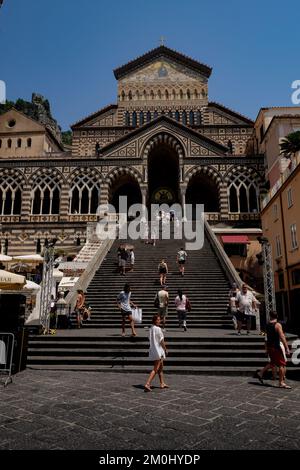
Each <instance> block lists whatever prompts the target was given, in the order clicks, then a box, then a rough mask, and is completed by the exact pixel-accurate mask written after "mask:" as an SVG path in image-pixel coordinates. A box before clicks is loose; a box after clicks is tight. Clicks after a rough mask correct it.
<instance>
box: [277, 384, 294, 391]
mask: <svg viewBox="0 0 300 470" xmlns="http://www.w3.org/2000/svg"><path fill="white" fill-rule="evenodd" d="M279 388H285V389H286V390H291V389H292V387H290V386H289V385H287V384H281V385H279Z"/></svg>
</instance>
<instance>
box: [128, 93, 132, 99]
mask: <svg viewBox="0 0 300 470" xmlns="http://www.w3.org/2000/svg"><path fill="white" fill-rule="evenodd" d="M128 99H129V101H131V100H132V91H131V90H129V92H128Z"/></svg>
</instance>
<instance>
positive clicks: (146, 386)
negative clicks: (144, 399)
mask: <svg viewBox="0 0 300 470" xmlns="http://www.w3.org/2000/svg"><path fill="white" fill-rule="evenodd" d="M144 392H152V390H151V387H150V385H144Z"/></svg>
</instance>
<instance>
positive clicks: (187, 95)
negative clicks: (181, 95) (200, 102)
mask: <svg viewBox="0 0 300 470" xmlns="http://www.w3.org/2000/svg"><path fill="white" fill-rule="evenodd" d="M186 97H187V99H188V100H190V99H191V92H190V90H187V91H186Z"/></svg>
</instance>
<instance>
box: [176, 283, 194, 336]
mask: <svg viewBox="0 0 300 470" xmlns="http://www.w3.org/2000/svg"><path fill="white" fill-rule="evenodd" d="M177 293H178V295H177V297H176V298H175V307H176V310H177V316H178V321H179V327H180V328H181V327H183V331H186V330H187V327H186V315H187V311H188V310H189V309H190V306H189V300H188V298H187V296H186V295H184V294H183V293H182V290H181V289H180V290H178V292H177Z"/></svg>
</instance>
